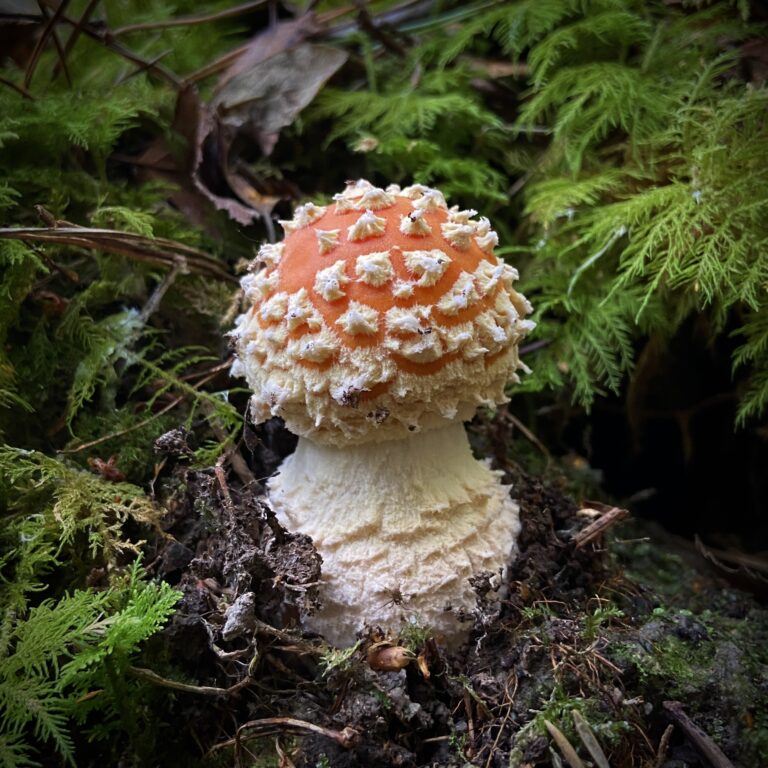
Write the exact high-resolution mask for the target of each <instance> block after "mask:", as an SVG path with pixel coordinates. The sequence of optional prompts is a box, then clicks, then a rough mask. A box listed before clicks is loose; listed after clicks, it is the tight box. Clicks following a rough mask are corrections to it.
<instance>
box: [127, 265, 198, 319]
mask: <svg viewBox="0 0 768 768" xmlns="http://www.w3.org/2000/svg"><path fill="white" fill-rule="evenodd" d="M187 272H189V269H188V268H187V260H186V259H185V258H184V257H183V256H179V258H178V261H177V262H176V264H174V265H173V269H171V271H170V272H168V273H167V274H166V275H165V277H164V278H163V279H162V280H161V281H160V284H159V285H158V286H157V287H156V288H155V290H154V291H152V295H151V296H150V297H149V299H148V300H147V303H146V304H145V305H144V306H143V307H142V308H141V312H140V313H139V319H140V320H141V322H142V324H146V322H147V321H148V320H149V318H150V317H151V316H152V315H153V314H154V313H155V312H156V311H157V308H158V307H159V306H160V302H161V301H162V300H163V296H165V294H166V292H167V291H168V289H169V288H170V287H171V286H172V285H173V283H174V282H175V281H176V278H177V277H178V276H179V274H186V273H187Z"/></svg>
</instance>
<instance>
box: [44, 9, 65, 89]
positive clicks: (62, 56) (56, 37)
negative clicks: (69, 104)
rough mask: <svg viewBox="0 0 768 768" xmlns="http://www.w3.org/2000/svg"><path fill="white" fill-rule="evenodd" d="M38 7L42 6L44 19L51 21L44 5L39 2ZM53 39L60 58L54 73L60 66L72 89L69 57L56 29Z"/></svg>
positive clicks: (52, 34)
mask: <svg viewBox="0 0 768 768" xmlns="http://www.w3.org/2000/svg"><path fill="white" fill-rule="evenodd" d="M38 5H39V6H40V11H41V13H42V14H43V17H44V18H45V19H46V21H51V12H50V11H49V10H48V9H47V8H46V7H45V6H44V5H43V4H42V3H39V2H38ZM62 5H64V3H62ZM51 37H52V38H53V45H54V47H55V48H56V53H57V54H58V56H59V60H58V62H57V63H56V66H55V67H54V73H56V72H57V70H58V69H59V66H60V67H61V71H62V72H63V73H64V78H65V79H66V81H67V85H68V86H69V87H70V88H71V87H72V78H71V77H70V75H69V67H68V66H67V55H66V53H65V52H64V48H62V46H61V40H59V33H58V32H57V31H56V29H55V28H53V29H52V30H51Z"/></svg>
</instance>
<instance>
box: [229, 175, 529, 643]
mask: <svg viewBox="0 0 768 768" xmlns="http://www.w3.org/2000/svg"><path fill="white" fill-rule="evenodd" d="M334 201H335V202H334V203H333V204H331V205H328V206H317V205H314V204H312V203H308V204H306V205H303V206H301V207H299V208H298V209H297V210H296V212H295V214H294V216H293V219H292V220H291V221H285V222H281V223H282V225H283V228H284V229H285V232H286V237H285V240H284V241H283V242H281V243H276V244H268V245H264V246H262V248H261V250H260V251H259V255H258V258H257V259H256V260H255V261H254V262H253V264H252V271H251V272H250V274H248V275H246V276H245V277H244V278H243V281H242V286H243V290H244V292H245V296H246V299H247V301H248V302H249V304H250V308H249V309H248V311H247V312H246V313H245V314H244V315H242V316H241V317H240V318H239V319H238V321H237V326H236V328H235V330H234V331H233V333H232V335H233V337H234V339H235V347H236V352H237V360H236V362H235V364H234V366H233V369H232V373H233V375H244V376H245V377H246V378H247V380H248V383H249V385H250V386H251V388H252V390H253V392H254V394H253V397H252V398H251V414H252V416H253V419H254V421H255V422H256V423H260V422H263V421H265V420H266V419H268V418H269V417H270V416H281V417H282V418H283V419H284V420H285V423H286V426H287V427H288V429H290V430H291V431H292V432H294V433H295V434H297V435H299V442H298V446H297V448H296V451H295V453H294V454H293V455H292V456H289V457H288V458H287V459H286V460H285V461H284V462H283V464H282V466H281V468H280V471H279V473H278V474H277V475H276V476H274V477H272V478H271V479H270V481H269V483H268V492H269V497H270V501H271V503H272V505H273V507H274V508H275V510H276V512H277V514H278V517H279V518H280V520H281V521H282V523H283V524H284V525H285V526H286V527H287V528H289V529H290V530H294V531H299V532H301V533H305V534H308V535H309V536H311V537H312V539H313V541H314V544H315V546H316V548H317V550H318V551H319V552H320V554H321V555H322V558H323V575H322V583H321V598H322V602H323V607H322V608H321V610H320V611H319V612H318V613H317V614H315V616H314V617H312V619H311V621H310V623H311V626H313V628H315V629H317V630H318V631H320V632H322V633H323V634H324V635H325V636H326V638H327V639H328V640H330V641H332V642H335V643H337V644H340V645H346V644H349V643H351V642H353V640H354V634H355V631H356V630H357V629H359V628H360V627H361V626H362V625H363V624H364V623H368V624H372V625H379V626H382V627H385V628H389V629H394V630H396V629H397V626H398V625H399V623H400V621H401V620H402V617H403V614H404V613H407V614H408V615H409V616H410V617H416V618H417V620H418V621H419V622H420V623H423V624H426V625H428V626H431V627H432V629H433V630H434V631H435V632H436V633H438V634H443V635H444V636H445V637H447V638H448V639H449V640H450V639H451V638H453V639H456V638H457V637H461V635H462V632H461V629H460V625H459V623H458V621H457V618H456V616H455V613H453V612H451V611H450V610H446V606H447V605H450V606H451V607H452V608H453V609H472V608H473V607H474V604H475V594H474V592H473V590H472V588H471V586H470V584H469V581H468V578H469V577H470V576H472V575H473V574H474V573H477V572H479V571H488V570H490V571H496V572H498V571H500V570H501V569H502V568H503V567H504V566H505V564H506V563H507V562H508V561H509V559H510V558H511V556H512V555H513V554H514V549H515V539H516V536H517V533H518V531H519V527H520V524H519V521H518V508H517V505H516V504H515V503H514V502H513V501H512V500H511V499H510V496H509V487H507V486H504V485H502V484H501V482H500V479H499V475H500V473H498V472H494V471H492V470H491V469H489V467H488V466H487V464H486V463H485V462H480V461H477V460H475V459H474V457H473V456H472V453H471V449H470V446H469V442H468V440H467V435H466V433H465V431H464V427H463V423H462V422H464V421H466V420H468V419H470V418H472V416H473V414H474V412H475V410H476V409H477V407H478V405H481V404H485V405H495V404H499V403H503V402H505V401H506V397H505V394H504V387H505V385H506V383H507V382H509V381H517V380H518V379H517V375H516V371H517V370H518V369H520V368H523V369H524V368H525V366H524V365H523V364H522V363H521V362H520V361H519V359H518V344H519V342H520V340H521V339H522V338H523V337H524V336H525V334H526V333H528V331H529V330H530V329H531V328H532V327H533V323H532V322H531V321H530V320H526V319H525V316H526V315H527V314H528V313H529V312H530V311H531V306H530V304H529V303H528V301H527V300H526V299H525V297H524V296H522V295H521V294H519V293H517V292H516V291H515V289H514V288H513V283H514V281H515V280H516V279H517V271H516V270H515V269H514V268H513V267H511V266H509V265H507V264H505V263H503V262H501V261H500V260H499V259H498V258H497V257H496V256H495V255H494V253H493V251H494V246H495V245H496V244H497V242H498V237H497V236H496V233H495V232H493V231H492V230H491V228H490V223H489V222H488V219H486V218H480V219H476V218H474V217H475V216H476V212H475V211H472V210H458V208H456V207H453V208H448V206H447V204H446V202H445V198H444V197H443V195H442V194H441V193H440V192H438V191H437V190H435V189H430V188H428V187H425V186H422V185H419V184H415V185H413V186H410V187H406V188H405V189H400V187H398V186H397V185H392V186H390V187H387V188H386V189H379V188H377V187H375V186H373V185H372V184H370V183H369V182H367V181H364V180H360V181H357V182H350V183H348V185H347V188H346V190H345V191H344V192H342V193H341V194H338V195H336V196H335V197H334ZM395 593H396V594H398V595H399V596H400V599H399V600H397V601H395V600H393V599H391V595H392V594H395Z"/></svg>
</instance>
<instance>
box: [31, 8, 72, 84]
mask: <svg viewBox="0 0 768 768" xmlns="http://www.w3.org/2000/svg"><path fill="white" fill-rule="evenodd" d="M37 4H38V5H39V6H40V12H41V13H42V15H43V17H45V16H46V15H47V13H46V8H45V7H44V5H45V4H44V3H43V2H42V0H38V3H37ZM68 5H69V0H61V2H59V3H58V5H55V6H54V7H53V8H52V9H51V10H53V14H52V15H51V16H50V17H49V18H48V20H47V21H46V23H45V27H43V31H42V33H41V34H40V37H39V38H38V39H37V43H35V47H34V48H33V49H32V53H31V55H30V57H29V61H28V62H27V71H26V72H25V73H24V87H25V88H29V85H30V83H31V82H32V78H33V77H34V74H35V69H37V63H38V61H39V60H40V56H41V55H42V53H43V49H44V48H45V44H46V43H47V42H48V38H49V37H50V36H51V34H53V30H54V27H55V25H56V23H57V22H58V20H59V19H60V18H61V17H62V16H63V15H64V11H65V10H66V9H67V6H68Z"/></svg>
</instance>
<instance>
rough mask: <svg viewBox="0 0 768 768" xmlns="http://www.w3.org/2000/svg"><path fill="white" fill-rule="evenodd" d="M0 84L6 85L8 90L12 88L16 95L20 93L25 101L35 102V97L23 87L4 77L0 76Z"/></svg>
mask: <svg viewBox="0 0 768 768" xmlns="http://www.w3.org/2000/svg"><path fill="white" fill-rule="evenodd" d="M0 83H2V84H3V85H7V86H8V87H9V88H12V89H13V90H14V91H16V93H20V94H21V95H22V96H23V97H24V98H25V99H29V100H30V101H34V100H35V97H34V96H33V95H32V94H31V93H30V92H29V91H28V90H27V89H26V88H25V87H24V86H23V85H19V84H18V83H14V82H13V80H9V79H8V78H6V77H2V76H0Z"/></svg>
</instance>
